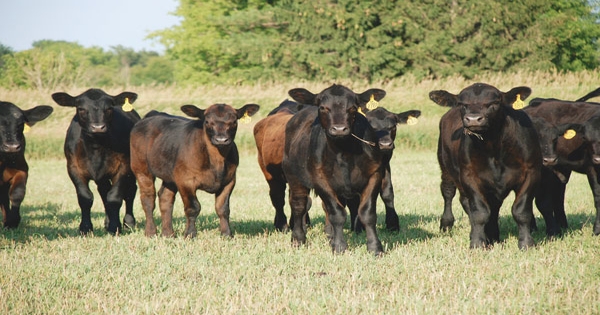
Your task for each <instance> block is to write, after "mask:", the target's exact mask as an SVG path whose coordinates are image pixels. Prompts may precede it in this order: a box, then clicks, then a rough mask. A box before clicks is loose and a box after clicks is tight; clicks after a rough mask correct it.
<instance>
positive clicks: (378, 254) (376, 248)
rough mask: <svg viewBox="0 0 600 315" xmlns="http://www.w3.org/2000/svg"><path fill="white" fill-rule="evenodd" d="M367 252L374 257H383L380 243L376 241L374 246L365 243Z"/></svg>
mask: <svg viewBox="0 0 600 315" xmlns="http://www.w3.org/2000/svg"><path fill="white" fill-rule="evenodd" d="M367 250H368V251H369V252H370V253H372V254H373V255H374V256H375V257H381V256H383V246H382V245H381V242H380V241H377V242H375V243H374V244H371V243H367Z"/></svg>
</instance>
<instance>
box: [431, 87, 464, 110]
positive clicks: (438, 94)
mask: <svg viewBox="0 0 600 315" xmlns="http://www.w3.org/2000/svg"><path fill="white" fill-rule="evenodd" d="M429 99H431V100H432V101H433V102H434V103H436V104H438V105H440V106H446V107H454V106H456V104H457V103H458V101H457V97H456V95H454V94H452V93H450V92H448V91H444V90H435V91H431V92H429Z"/></svg>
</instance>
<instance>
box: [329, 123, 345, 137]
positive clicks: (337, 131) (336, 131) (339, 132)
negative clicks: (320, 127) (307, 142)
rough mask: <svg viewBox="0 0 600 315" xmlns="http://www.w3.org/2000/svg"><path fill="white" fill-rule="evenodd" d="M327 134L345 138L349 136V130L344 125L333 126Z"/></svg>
mask: <svg viewBox="0 0 600 315" xmlns="http://www.w3.org/2000/svg"><path fill="white" fill-rule="evenodd" d="M329 133H330V134H331V135H332V136H345V135H348V134H349V129H348V127H346V126H344V125H333V126H331V127H330V128H329Z"/></svg>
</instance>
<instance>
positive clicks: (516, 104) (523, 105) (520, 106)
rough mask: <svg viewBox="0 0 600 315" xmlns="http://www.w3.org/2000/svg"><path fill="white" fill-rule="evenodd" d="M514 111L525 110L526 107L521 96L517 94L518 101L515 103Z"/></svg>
mask: <svg viewBox="0 0 600 315" xmlns="http://www.w3.org/2000/svg"><path fill="white" fill-rule="evenodd" d="M512 107H513V109H517V110H519V109H523V107H525V102H523V101H522V100H521V94H517V99H516V100H515V102H514V103H513V105H512Z"/></svg>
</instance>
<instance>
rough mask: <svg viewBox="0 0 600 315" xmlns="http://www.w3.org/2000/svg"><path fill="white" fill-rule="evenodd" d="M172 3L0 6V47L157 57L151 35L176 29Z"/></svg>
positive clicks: (21, 1) (24, 0)
mask: <svg viewBox="0 0 600 315" xmlns="http://www.w3.org/2000/svg"><path fill="white" fill-rule="evenodd" d="M178 5H179V2H178V1H177V0H0V43H1V44H2V45H4V46H8V47H10V48H12V49H13V50H14V51H21V50H27V49H30V48H31V44H32V43H33V42H34V41H37V40H43V39H50V40H65V41H68V42H76V43H78V44H80V45H82V46H84V47H91V46H99V47H102V48H104V49H105V50H110V47H111V46H117V45H122V46H124V47H127V48H133V49H134V50H135V51H140V50H151V51H157V52H163V51H164V47H163V46H162V45H161V44H160V43H158V42H157V41H155V40H150V39H145V38H146V37H147V35H148V34H149V33H150V32H152V31H156V30H162V29H165V28H169V27H171V26H173V25H176V24H178V23H179V18H177V17H175V16H173V15H172V13H173V12H174V11H175V9H176V8H177V6H178Z"/></svg>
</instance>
